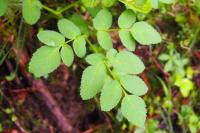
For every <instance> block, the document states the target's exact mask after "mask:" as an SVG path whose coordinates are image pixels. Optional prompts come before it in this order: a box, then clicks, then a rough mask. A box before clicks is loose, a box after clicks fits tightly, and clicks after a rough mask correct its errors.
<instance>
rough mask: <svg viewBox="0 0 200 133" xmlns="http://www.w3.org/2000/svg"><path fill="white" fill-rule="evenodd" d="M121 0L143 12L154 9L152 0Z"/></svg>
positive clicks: (133, 8)
mask: <svg viewBox="0 0 200 133" xmlns="http://www.w3.org/2000/svg"><path fill="white" fill-rule="evenodd" d="M119 1H120V2H122V3H124V4H125V5H126V6H127V7H128V8H130V9H132V10H135V11H138V12H142V13H148V12H150V11H151V9H152V3H151V0H119Z"/></svg>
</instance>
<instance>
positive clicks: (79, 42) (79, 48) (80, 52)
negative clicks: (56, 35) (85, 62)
mask: <svg viewBox="0 0 200 133" xmlns="http://www.w3.org/2000/svg"><path fill="white" fill-rule="evenodd" d="M85 45H86V41H85V38H84V37H83V36H79V37H77V38H76V39H75V40H74V42H73V49H74V52H75V54H76V55H77V56H78V57H80V58H82V57H84V56H85V54H86V46H85Z"/></svg>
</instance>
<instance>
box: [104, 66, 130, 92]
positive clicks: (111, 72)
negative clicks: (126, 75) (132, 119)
mask: <svg viewBox="0 0 200 133" xmlns="http://www.w3.org/2000/svg"><path fill="white" fill-rule="evenodd" d="M104 64H105V66H106V68H107V70H108V72H109V73H110V75H111V76H112V77H113V79H115V80H117V81H118V82H119V84H120V85H121V83H120V80H119V78H118V77H117V76H116V74H115V73H114V72H113V71H112V70H111V69H110V67H109V66H108V64H106V63H104ZM121 87H122V91H123V93H124V94H125V95H128V94H127V92H126V91H125V89H124V87H123V86H122V85H121Z"/></svg>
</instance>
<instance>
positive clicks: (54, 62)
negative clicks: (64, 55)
mask: <svg viewBox="0 0 200 133" xmlns="http://www.w3.org/2000/svg"><path fill="white" fill-rule="evenodd" d="M59 65H60V54H59V48H57V47H56V48H54V47H49V46H42V47H41V48H39V49H38V50H37V51H36V52H35V53H34V54H33V57H32V58H31V61H30V64H29V71H30V72H32V73H33V74H34V75H35V76H36V77H40V76H44V75H46V74H48V73H50V72H52V71H53V70H55V69H56V68H57V67H58V66H59Z"/></svg>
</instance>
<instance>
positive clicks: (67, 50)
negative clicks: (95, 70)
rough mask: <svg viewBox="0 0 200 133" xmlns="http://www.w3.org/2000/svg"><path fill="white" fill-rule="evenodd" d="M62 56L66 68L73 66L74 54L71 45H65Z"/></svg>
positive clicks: (61, 52)
mask: <svg viewBox="0 0 200 133" xmlns="http://www.w3.org/2000/svg"><path fill="white" fill-rule="evenodd" d="M60 56H61V58H62V61H63V62H64V64H65V65H66V66H71V65H72V63H73V61H74V53H73V50H72V48H71V47H70V46H69V45H65V46H63V47H62V48H61V51H60Z"/></svg>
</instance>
